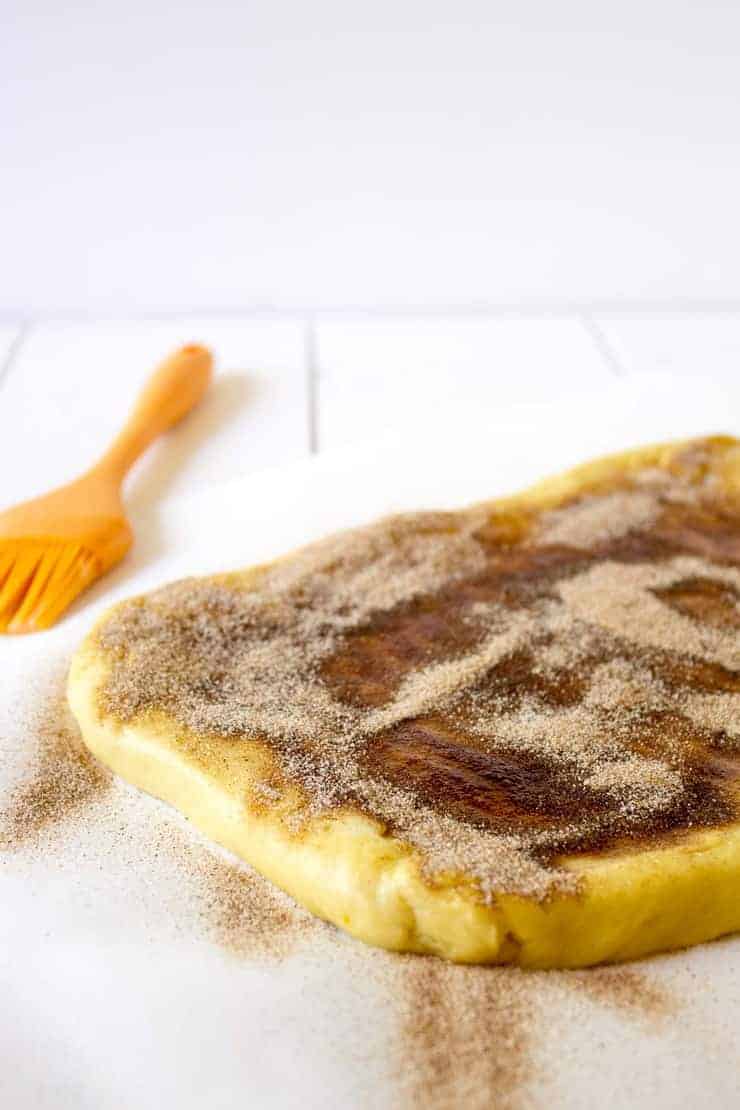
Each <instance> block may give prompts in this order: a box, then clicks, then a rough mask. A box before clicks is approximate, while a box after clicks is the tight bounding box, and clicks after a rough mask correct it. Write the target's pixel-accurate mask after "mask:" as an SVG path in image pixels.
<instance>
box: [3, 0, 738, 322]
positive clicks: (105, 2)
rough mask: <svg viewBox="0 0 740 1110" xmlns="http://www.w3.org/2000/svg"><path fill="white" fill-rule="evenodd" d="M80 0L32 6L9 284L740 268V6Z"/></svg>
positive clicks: (487, 281) (6, 105)
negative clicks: (737, 138)
mask: <svg viewBox="0 0 740 1110" xmlns="http://www.w3.org/2000/svg"><path fill="white" fill-rule="evenodd" d="M74 7H75V11H76V13H77V14H76V15H75V17H74V18H73V19H70V18H69V14H68V10H67V6H65V5H64V4H60V3H59V2H58V0H8V3H7V4H5V5H4V10H5V11H6V12H7V15H6V18H5V19H4V21H3V24H4V26H3V43H2V46H3V47H4V49H3V50H2V79H3V94H4V95H3V96H2V97H0V113H4V114H5V118H2V119H0V130H1V131H2V136H3V172H2V175H0V243H2V251H3V266H2V268H1V269H0V307H2V306H3V305H4V306H5V307H6V308H7V309H8V310H10V309H12V308H15V307H20V308H23V309H25V308H28V309H31V310H35V311H48V310H49V309H52V310H58V309H59V308H73V307H82V308H85V309H87V310H88V311H98V312H111V311H127V310H128V311H134V310H137V309H141V310H145V311H151V310H156V309H157V308H159V307H161V308H172V309H178V308H180V307H183V306H185V307H196V306H198V305H201V306H219V305H224V306H232V307H236V308H238V307H239V306H240V305H243V304H245V303H247V302H250V303H251V302H256V303H275V302H278V303H281V304H285V303H286V302H287V303H289V304H295V303H299V304H304V305H305V304H310V305H322V304H323V305H326V304H327V303H329V304H332V305H342V304H354V305H362V304H370V305H372V304H376V305H377V304H383V303H385V304H391V305H398V304H413V305H431V304H433V303H435V304H448V305H449V304H463V303H469V302H470V301H472V300H475V301H477V302H481V301H486V302H487V301H491V300H493V301H500V300H506V301H509V302H510V301H519V300H522V299H524V300H530V301H531V300H532V298H534V299H541V298H545V299H549V300H552V299H556V300H558V301H559V302H563V301H567V302H571V301H573V300H576V299H593V298H598V299H608V298H624V297H628V298H630V299H631V300H633V301H634V300H636V299H641V298H652V299H656V298H659V299H666V298H670V297H680V296H686V297H728V296H733V295H737V290H738V289H739V288H740V221H738V220H737V197H738V194H739V193H740V144H738V143H737V142H736V141H735V136H736V134H737V105H738V101H739V100H740V66H738V64H737V42H738V36H739V35H740V6H738V5H737V4H733V3H731V2H727V0H726V2H725V3H713V4H706V5H702V4H699V3H696V2H694V3H689V2H688V0H684V2H683V3H676V2H675V0H650V2H649V3H645V0H621V2H620V3H619V4H618V5H617V4H594V3H593V0H591V2H589V0H561V3H558V4H556V5H554V4H553V3H552V0H520V2H519V3H513V2H512V0H510V2H509V3H504V2H502V0H496V2H492V0H456V2H455V3H450V2H449V0H447V2H444V0H431V2H429V0H400V2H399V0H374V2H373V3H372V4H347V3H346V0H312V2H311V3H306V2H305V0H273V2H272V3H261V4H260V3H237V2H235V0H210V2H209V3H207V4H204V3H196V2H194V0H184V2H181V3H178V4H177V5H173V3H172V0H127V3H126V4H125V6H122V5H120V4H115V3H112V2H111V0H98V2H96V3H91V2H87V3H84V4H80V5H75V6H74ZM77 9H79V10H77ZM173 11H176V17H175V16H173Z"/></svg>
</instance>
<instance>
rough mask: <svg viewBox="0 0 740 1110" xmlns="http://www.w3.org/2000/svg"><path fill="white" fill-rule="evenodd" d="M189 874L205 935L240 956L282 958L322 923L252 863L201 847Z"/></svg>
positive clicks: (314, 933) (316, 932)
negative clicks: (197, 898)
mask: <svg viewBox="0 0 740 1110" xmlns="http://www.w3.org/2000/svg"><path fill="white" fill-rule="evenodd" d="M194 875H195V878H196V883H197V887H198V891H199V897H200V906H201V912H202V921H203V925H204V927H205V929H206V932H207V934H208V935H209V936H212V937H213V939H214V940H215V941H216V942H217V943H218V944H219V945H220V946H221V947H222V948H225V949H226V951H228V952H230V953H232V954H233V955H234V956H237V957H240V958H242V959H243V958H250V959H259V960H261V961H264V960H270V961H273V960H281V959H284V958H285V957H286V956H289V955H290V954H291V953H292V952H294V951H295V950H296V949H297V948H298V947H299V946H300V945H301V944H302V943H305V942H306V941H307V940H308V939H309V938H310V937H311V936H315V935H316V934H318V933H319V932H320V931H321V930H322V929H323V928H325V927H324V926H322V924H321V922H319V921H318V920H317V919H316V918H315V917H314V916H313V915H312V914H310V913H309V912H308V910H304V909H303V908H302V907H301V906H298V905H297V904H296V903H295V902H294V901H293V899H292V898H290V897H289V896H288V895H287V894H284V893H283V892H282V891H281V890H279V889H278V888H277V887H276V886H274V885H273V884H272V883H270V882H269V881H268V880H267V879H264V878H263V877H262V876H261V875H260V874H259V873H258V872H256V871H254V870H253V869H252V868H249V867H247V866H246V865H244V864H242V863H240V862H239V861H237V860H232V859H228V858H226V857H225V856H223V855H221V854H220V853H218V852H217V851H216V850H213V849H209V848H207V847H203V848H202V850H201V851H200V852H198V853H197V859H196V861H195V868H194Z"/></svg>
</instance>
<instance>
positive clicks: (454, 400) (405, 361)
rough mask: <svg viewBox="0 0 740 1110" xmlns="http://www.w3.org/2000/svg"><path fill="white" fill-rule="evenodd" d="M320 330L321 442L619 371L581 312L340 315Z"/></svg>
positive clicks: (552, 392) (539, 394) (557, 389)
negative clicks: (578, 316)
mask: <svg viewBox="0 0 740 1110" xmlns="http://www.w3.org/2000/svg"><path fill="white" fill-rule="evenodd" d="M316 336H317V362H318V366H319V382H318V403H319V428H318V431H319V435H318V440H319V446H320V448H321V449H324V448H327V447H335V446H337V445H340V444H347V443H351V442H356V441H359V440H363V439H372V438H376V437H379V436H383V435H386V434H388V433H394V432H396V431H399V430H402V429H404V428H406V429H413V428H414V427H416V426H418V423H419V422H420V421H423V420H424V419H425V415H427V416H430V415H436V416H439V414H440V413H441V412H443V411H444V408H445V407H446V406H462V405H463V404H468V405H470V406H471V407H472V408H473V409H474V410H475V411H476V412H478V413H480V412H482V411H485V410H486V409H488V410H489V411H491V412H492V413H494V412H495V411H496V409H497V407H499V406H501V405H505V404H508V403H510V402H519V401H530V400H537V401H548V400H551V399H554V398H555V397H557V396H558V395H559V394H560V393H562V392H563V391H564V390H568V389H579V388H583V387H593V386H594V385H596V384H597V383H598V382H599V381H609V380H611V373H610V371H609V369H608V367H607V365H606V363H605V362H604V360H603V359H602V358H601V356H600V354H599V352H598V351H597V349H596V347H595V345H594V343H593V341H592V339H591V337H590V335H589V334H588V332H587V331H586V329H585V328H584V327H583V326H582V325H581V324H580V323H579V322H578V321H577V320H575V319H573V320H571V319H557V318H538V319H525V318H508V319H507V318H504V319H480V318H468V319H465V318H462V319H457V320H450V319H415V320H409V319H393V320H332V321H324V322H320V323H319V325H318V327H317V331H316Z"/></svg>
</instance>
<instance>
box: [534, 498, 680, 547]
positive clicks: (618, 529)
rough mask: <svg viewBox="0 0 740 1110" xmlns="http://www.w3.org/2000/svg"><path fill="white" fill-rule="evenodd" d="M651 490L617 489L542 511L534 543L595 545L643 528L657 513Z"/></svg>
mask: <svg viewBox="0 0 740 1110" xmlns="http://www.w3.org/2000/svg"><path fill="white" fill-rule="evenodd" d="M658 512H659V506H658V502H657V499H656V497H655V495H654V493H648V492H646V491H644V490H639V489H633V490H617V491H615V492H614V493H607V494H602V495H600V496H596V495H593V496H590V497H584V498H583V500H582V501H579V502H576V503H575V504H573V505H567V506H565V508H562V509H554V510H552V511H551V512H548V513H545V514H543V516H542V519H541V521H540V527H539V528H538V529H537V532H536V536H535V539H536V542H537V543H538V544H565V545H567V546H568V547H595V546H597V545H598V544H602V543H605V542H607V541H608V540H617V539H621V537H622V536H626V535H628V534H629V533H630V532H633V531H635V530H636V529H640V528H647V527H648V526H649V525H651V524H652V523H653V521H654V520H655V519H656V517H657V516H658Z"/></svg>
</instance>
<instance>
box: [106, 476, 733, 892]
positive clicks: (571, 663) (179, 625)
mask: <svg viewBox="0 0 740 1110" xmlns="http://www.w3.org/2000/svg"><path fill="white" fill-rule="evenodd" d="M692 458H693V456H692ZM705 470H706V468H705ZM692 473H693V471H692ZM716 498H717V494H716V490H715V489H714V486H713V485H712V484H711V483H709V482H708V481H707V482H706V483H705V484H704V485H702V484H701V482H698V481H697V480H695V479H694V478H692V479H691V480H689V478H687V477H685V476H684V477H682V475H681V473H680V471H679V472H677V473H668V472H666V471H654V472H652V471H643V472H641V473H638V474H636V475H633V476H632V477H630V478H629V479H628V478H625V479H624V482H623V486H622V487H620V488H619V489H616V490H613V489H612V490H610V491H606V492H604V493H600V494H590V495H588V496H586V497H582V498H580V499H575V500H573V501H571V502H570V503H567V504H565V505H563V506H562V507H560V508H558V509H557V510H554V511H552V512H549V513H544V514H542V515H541V517H540V519H539V520H537V521H536V522H535V523H534V524H533V526H532V527H531V529H530V531H529V533H528V534H527V535H525V536H523V537H521V538H520V539H518V540H517V542H515V543H511V544H508V545H502V544H501V543H499V542H495V541H494V540H492V539H491V537H490V531H491V530H490V529H489V528H487V521H488V514H487V513H486V511H485V509H484V508H482V509H477V510H474V511H470V512H467V513H459V514H450V513H440V514H416V515H414V514H409V515H407V516H403V517H399V518H393V519H391V520H388V521H384V522H381V523H380V524H378V525H375V526H372V527H369V528H365V529H359V530H356V531H354V532H351V533H348V534H345V535H341V536H338V537H334V538H332V539H331V540H329V541H326V542H324V543H322V544H318V545H314V546H313V547H311V548H309V549H307V550H305V551H303V552H300V553H298V554H297V555H295V556H293V557H292V558H290V559H289V560H285V561H284V562H282V563H278V564H276V565H275V566H274V567H272V568H268V569H266V570H262V571H260V572H258V573H257V574H256V575H254V576H252V578H250V579H247V578H245V579H243V580H239V579H238V578H237V577H234V576H232V577H224V578H223V579H214V580H211V581H195V580H192V581H184V582H180V583H176V584H174V585H172V586H168V587H166V588H164V589H161V590H159V591H157V592H156V593H154V594H152V595H150V596H149V597H147V598H145V599H140V600H135V601H132V602H128V603H126V604H124V605H122V606H119V607H118V608H117V609H116V610H115V611H114V612H113V613H112V614H111V616H110V617H109V618H108V620H107V621H106V622H105V624H104V625H103V626H102V628H101V629H100V630H99V633H98V641H99V644H100V647H101V648H102V649H103V650H104V651H105V652H106V653H107V654H108V655H109V657H110V660H111V671H110V675H109V678H108V681H107V684H106V686H105V688H104V690H103V691H102V694H101V698H102V706H103V708H104V710H105V711H106V712H108V713H110V714H113V715H114V716H116V717H117V718H119V719H122V720H130V719H132V718H134V717H135V716H137V715H141V714H143V713H147V712H152V711H155V712H156V711H160V712H164V713H167V714H169V715H170V716H171V717H173V718H174V719H175V720H176V721H177V722H178V723H179V724H180V725H181V726H183V727H185V728H187V729H189V730H191V731H192V732H194V733H196V734H205V735H208V736H215V737H220V738H224V739H227V740H230V741H231V740H233V741H234V742H240V741H244V740H253V741H257V742H259V743H261V744H262V745H264V746H266V747H267V748H269V750H270V751H271V752H272V753H273V755H274V757H275V760H276V761H277V765H278V774H277V778H276V777H275V775H273V777H272V779H271V780H270V781H269V782H268V781H265V783H264V784H262V786H261V787H260V786H258V788H257V790H258V793H260V796H261V798H262V800H263V803H264V804H270V801H271V800H277V799H278V798H279V796H280V781H279V780H280V776H281V775H282V776H283V781H284V782H285V781H290V782H293V783H297V784H299V785H300V786H301V787H302V791H303V796H304V799H305V800H304V804H303V807H302V809H301V811H300V813H298V814H296V813H292V814H291V819H292V820H293V821H294V822H298V823H300V821H302V820H305V819H306V818H308V817H310V816H311V815H315V814H319V813H327V812H331V811H332V810H335V809H337V808H338V807H343V806H350V807H353V808H355V809H359V810H361V811H362V812H364V813H366V814H368V815H369V816H371V817H372V818H374V819H375V820H377V821H378V822H380V824H381V825H382V826H383V827H384V828H385V829H387V830H388V831H389V832H392V833H394V834H395V835H396V836H398V837H400V838H402V839H403V840H405V841H406V842H408V843H409V844H411V845H413V846H415V847H416V848H418V849H419V851H420V853H421V857H422V859H423V865H424V867H425V868H426V869H427V870H428V871H429V872H430V873H432V874H440V873H444V872H464V873H466V874H467V875H469V876H472V877H473V878H475V879H476V880H477V882H478V884H479V887H480V889H481V892H482V894H483V896H484V897H487V898H490V897H492V896H493V895H494V894H495V893H496V892H500V891H511V892H516V893H520V894H526V895H529V896H533V897H538V898H542V897H545V896H547V895H548V894H550V893H551V892H553V891H556V890H571V889H573V887H574V879H573V878H572V876H571V875H570V874H569V873H568V872H567V871H566V870H564V869H561V868H560V867H558V863H557V861H558V857H559V856H560V855H562V854H564V853H573V852H578V851H597V850H599V849H601V848H603V847H607V846H609V845H612V844H615V843H619V842H621V841H623V840H624V839H625V838H627V839H630V840H632V841H634V840H636V839H637V840H640V839H642V840H649V839H650V838H654V837H656V836H660V835H664V834H668V833H671V834H675V833H676V832H680V831H681V830H683V829H688V828H692V827H701V826H702V825H714V824H717V823H721V822H723V821H727V820H729V819H731V818H732V816H733V815H734V814H735V812H736V801H735V799H736V785H735V784H736V783H737V779H738V777H740V741H739V740H738V735H739V734H740V639H739V637H738V622H737V597H738V596H740V569H739V564H740V550H739V545H738V537H739V536H740V522H739V521H738V519H737V516H736V515H733V514H734V510H733V508H732V506H728V505H727V504H724V503H720V502H719V501H718V500H716ZM736 551H737V556H736V555H735V552H736ZM720 749H721V751H722V753H723V758H722V760H721V761H719V760H718V759H716V758H715V754H714V753H716V752H717V751H718V750H720ZM720 764H721V767H720Z"/></svg>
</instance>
